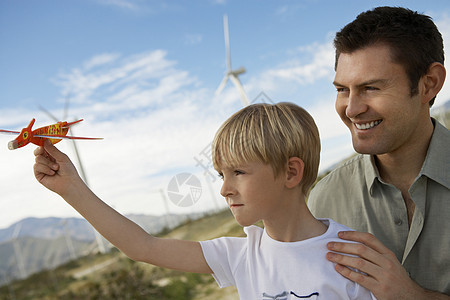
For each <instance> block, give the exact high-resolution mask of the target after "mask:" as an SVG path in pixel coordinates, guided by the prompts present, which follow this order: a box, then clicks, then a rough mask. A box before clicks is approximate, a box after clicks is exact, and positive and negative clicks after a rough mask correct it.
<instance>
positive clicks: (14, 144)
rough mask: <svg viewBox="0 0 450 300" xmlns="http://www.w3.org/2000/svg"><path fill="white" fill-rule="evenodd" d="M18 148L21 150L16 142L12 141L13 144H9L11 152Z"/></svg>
mask: <svg viewBox="0 0 450 300" xmlns="http://www.w3.org/2000/svg"><path fill="white" fill-rule="evenodd" d="M17 148H19V143H18V142H17V141H16V140H12V141H11V142H9V143H8V149H9V150H14V149H17Z"/></svg>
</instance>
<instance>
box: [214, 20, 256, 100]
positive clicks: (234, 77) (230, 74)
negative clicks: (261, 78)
mask: <svg viewBox="0 0 450 300" xmlns="http://www.w3.org/2000/svg"><path fill="white" fill-rule="evenodd" d="M223 31H224V36H225V50H226V63H227V70H226V73H225V77H224V78H223V80H222V82H221V83H220V85H219V87H218V88H217V90H216V93H215V95H216V96H217V95H219V94H220V93H221V92H222V90H223V88H224V87H225V85H226V84H227V82H228V79H230V80H231V82H232V83H233V84H234V85H235V86H236V88H237V90H238V91H239V94H240V96H241V100H242V104H244V106H247V105H249V104H250V102H249V101H248V98H247V95H246V94H245V91H244V88H243V87H242V84H241V81H240V80H239V77H238V76H239V75H240V74H242V73H245V68H244V67H240V68H239V69H236V70H233V69H232V68H231V53H230V35H229V32H228V16H227V15H224V16H223Z"/></svg>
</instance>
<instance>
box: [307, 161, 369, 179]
mask: <svg viewBox="0 0 450 300" xmlns="http://www.w3.org/2000/svg"><path fill="white" fill-rule="evenodd" d="M368 163H370V156H368V155H365V154H356V155H354V156H352V157H351V158H349V159H347V160H345V161H344V162H341V163H340V164H338V165H337V167H336V168H334V169H333V170H331V171H330V172H329V173H328V174H327V175H326V176H325V177H323V178H322V179H321V180H320V181H319V182H318V183H317V185H316V186H321V185H323V184H326V182H328V183H329V182H333V181H334V180H339V181H341V180H342V179H343V176H345V178H348V177H355V176H356V177H359V176H361V173H362V172H364V168H365V166H366V165H367V164H368Z"/></svg>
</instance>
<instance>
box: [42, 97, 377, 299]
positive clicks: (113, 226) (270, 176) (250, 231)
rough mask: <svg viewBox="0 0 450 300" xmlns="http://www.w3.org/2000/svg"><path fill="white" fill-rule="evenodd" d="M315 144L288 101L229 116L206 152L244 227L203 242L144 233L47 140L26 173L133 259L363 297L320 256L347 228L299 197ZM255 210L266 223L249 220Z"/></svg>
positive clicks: (295, 293)
mask: <svg viewBox="0 0 450 300" xmlns="http://www.w3.org/2000/svg"><path fill="white" fill-rule="evenodd" d="M319 153H320V139H319V133H318V129H317V127H316V125H315V123H314V120H313V119H312V117H311V116H310V115H309V114H308V113H307V112H306V111H305V110H303V109H302V108H300V107H298V106H297V105H295V104H291V103H279V104H275V105H269V104H255V105H250V106H247V107H245V108H244V109H242V110H240V111H239V112H237V113H236V114H234V115H233V116H231V117H230V118H229V119H228V120H227V121H226V122H225V123H224V124H223V125H222V127H221V128H220V129H219V131H218V132H217V134H216V136H215V138H214V141H213V162H214V167H215V169H216V170H217V171H218V172H219V175H220V176H221V177H222V179H223V186H222V189H221V192H220V193H221V194H222V196H224V197H225V199H226V201H227V203H228V205H229V207H230V209H231V211H232V212H233V215H234V217H235V219H236V221H237V222H238V223H239V224H240V225H242V226H244V227H245V228H244V231H245V232H246V234H247V237H246V238H234V237H223V238H218V239H214V240H211V241H204V242H193V241H183V240H174V239H161V238H156V237H153V236H150V235H149V234H148V233H146V232H145V231H144V230H143V229H141V228H140V227H139V226H138V225H136V224H135V223H133V222H131V221H130V220H128V219H127V218H125V217H124V216H122V215H121V214H119V213H118V212H116V211H115V210H114V209H112V208H111V207H109V206H108V205H107V204H105V203H104V202H103V201H101V200H100V199H99V198H97V197H96V196H95V195H94V194H93V193H92V191H90V190H89V188H88V187H87V186H86V185H85V184H84V183H83V181H82V180H81V179H80V177H79V176H78V173H77V171H76V169H75V167H74V166H73V164H72V163H71V161H70V160H69V158H68V157H67V156H66V155H65V154H63V153H61V152H60V151H59V150H57V149H56V148H55V147H54V146H53V145H51V144H50V143H46V144H45V146H44V147H40V148H38V149H36V150H35V155H36V164H35V166H34V173H35V176H36V179H37V180H38V181H39V182H40V183H41V184H43V185H44V186H45V187H47V188H49V189H50V190H52V191H54V192H56V193H58V194H59V195H60V196H61V197H63V198H64V200H66V201H67V202H68V203H69V204H70V205H72V206H73V207H74V208H75V209H76V210H77V211H78V212H79V213H80V214H81V215H82V216H83V217H84V218H86V220H88V221H89V222H90V223H91V224H92V225H93V226H94V227H95V228H96V229H97V230H98V231H99V232H100V233H101V234H102V235H103V236H104V237H105V238H106V239H108V240H109V241H110V242H111V243H112V244H114V245H115V246H116V247H117V248H119V249H120V250H121V251H122V252H124V253H125V254H126V255H127V256H129V257H130V258H131V259H134V260H137V261H142V262H147V263H150V264H154V265H157V266H161V267H167V268H172V269H177V270H182V271H186V272H198V273H211V274H213V276H214V278H215V279H216V281H217V282H218V284H219V286H220V287H225V286H230V285H234V286H236V287H237V289H238V292H239V296H240V298H241V299H297V298H310V299H327V300H328V299H371V294H370V292H369V291H368V290H366V289H364V288H363V287H361V286H359V285H357V284H355V283H353V282H351V281H349V280H347V279H346V278H344V277H342V276H341V275H339V274H338V273H337V272H336V271H335V269H334V268H335V265H334V264H333V263H331V262H329V261H328V260H326V258H325V256H326V253H327V252H328V250H327V243H329V242H333V241H339V238H338V236H337V233H338V232H339V231H342V230H348V228H347V227H345V226H343V225H340V224H337V223H335V222H334V221H332V220H329V219H321V220H317V219H315V218H314V217H313V216H312V214H311V213H310V212H309V210H308V208H307V206H306V203H305V198H306V196H307V195H308V192H309V189H310V187H311V185H312V184H313V183H314V181H315V179H316V176H317V172H318V165H319ZM260 220H262V222H263V224H264V229H262V228H259V227H257V226H252V225H253V224H254V223H256V222H258V221H260Z"/></svg>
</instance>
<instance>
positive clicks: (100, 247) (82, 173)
mask: <svg viewBox="0 0 450 300" xmlns="http://www.w3.org/2000/svg"><path fill="white" fill-rule="evenodd" d="M69 102H70V96H68V97H66V102H65V104H64V116H63V119H62V120H63V121H64V120H65V119H66V118H67V117H68V112H69ZM39 109H40V110H42V111H43V112H44V113H46V114H47V115H48V116H49V117H50V118H52V119H53V120H55V121H56V122H58V121H60V120H58V118H56V117H55V116H54V115H53V114H52V113H50V112H49V111H48V110H47V109H45V108H44V107H42V106H39ZM71 132H72V134H73V129H72V128H69V133H71ZM71 141H72V146H73V150H74V152H75V155H76V157H77V161H78V167H79V172H80V177H81V179H83V181H84V183H86V185H87V186H89V183H88V180H87V177H86V172H85V171H84V168H83V164H82V162H81V158H80V154H79V152H78V148H77V144H76V143H75V140H71ZM92 229H93V230H94V234H95V241H96V243H97V249H98V251H99V252H100V253H106V247H105V244H104V243H103V240H102V236H101V235H100V233H98V231H97V230H96V229H95V228H94V227H92ZM67 234H68V232H67V231H65V235H66V240H67V239H70V236H69V237H68V236H67Z"/></svg>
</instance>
